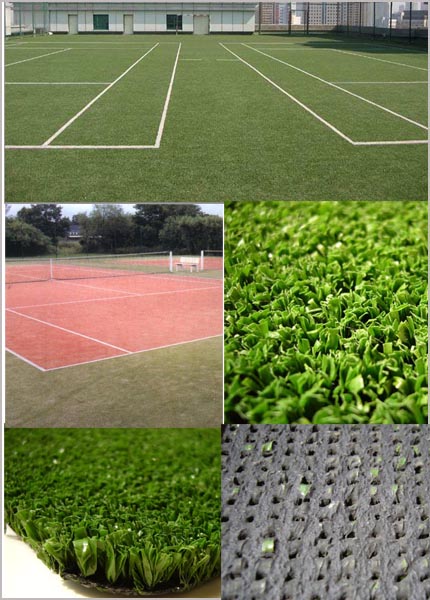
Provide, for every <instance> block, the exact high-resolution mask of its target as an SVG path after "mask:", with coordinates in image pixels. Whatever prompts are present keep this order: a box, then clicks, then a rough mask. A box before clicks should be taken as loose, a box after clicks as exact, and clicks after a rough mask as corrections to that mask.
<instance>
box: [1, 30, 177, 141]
mask: <svg viewBox="0 0 430 600" xmlns="http://www.w3.org/2000/svg"><path fill="white" fill-rule="evenodd" d="M169 43H170V42H169ZM158 45H159V43H157V44H155V46H153V47H152V48H151V49H150V50H148V52H146V53H145V54H144V55H143V56H141V57H140V58H139V60H138V61H136V62H135V63H134V64H133V65H131V67H129V68H128V69H127V71H125V72H124V73H123V74H122V75H120V77H119V78H118V79H116V80H115V81H113V82H112V83H111V84H110V85H109V86H108V87H107V88H105V89H104V90H103V91H102V92H101V93H100V94H98V96H96V97H95V98H93V100H91V102H90V103H89V104H87V106H85V107H84V108H83V109H82V110H81V111H80V112H79V113H77V114H76V115H75V116H74V117H72V119H70V121H68V122H67V123H66V124H65V125H63V127H62V128H61V129H59V130H58V131H57V132H56V133H55V134H54V135H53V136H51V137H50V138H49V140H47V141H46V142H45V143H44V144H42V145H32V146H29V145H26V146H24V145H18V144H14V145H7V146H5V148H6V149H7V150H158V149H159V148H160V144H161V139H162V136H163V131H164V126H165V122H166V117H167V110H168V108H169V103H170V97H171V95H172V88H173V82H174V80H175V74H176V69H177V66H178V61H179V54H180V51H181V46H182V43H180V44H179V47H178V51H177V53H176V59H175V64H174V66H173V71H172V75H171V78H170V83H169V87H168V90H167V95H166V100H165V102H164V107H163V112H162V115H161V119H160V123H159V126H158V131H157V137H156V140H155V143H154V144H146V145H135V144H133V145H130V144H129V145H125V144H124V145H50V144H51V142H52V141H53V140H54V139H55V138H56V137H57V136H59V135H60V133H62V131H64V129H66V127H68V126H69V125H71V124H72V123H73V121H75V120H76V119H77V118H78V117H79V116H80V115H81V114H82V113H83V112H84V111H85V110H87V109H88V108H89V107H90V106H91V105H92V104H94V102H96V100H98V99H99V98H100V97H101V96H102V95H103V94H105V93H106V92H107V91H108V90H109V89H110V88H111V87H112V86H113V85H114V84H115V83H117V81H119V80H120V79H121V78H122V77H124V75H126V73H128V71H130V69H132V68H133V67H134V66H135V65H136V64H137V63H138V62H139V61H140V60H142V59H143V58H145V56H147V55H148V54H149V53H150V52H151V51H152V50H153V49H154V48H156V47H157V46H158Z"/></svg>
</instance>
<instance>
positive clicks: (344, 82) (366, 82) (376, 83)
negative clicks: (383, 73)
mask: <svg viewBox="0 0 430 600" xmlns="http://www.w3.org/2000/svg"><path fill="white" fill-rule="evenodd" d="M330 83H342V84H343V85H345V84H348V85H350V84H352V83H358V84H360V83H365V84H368V83H374V84H375V85H387V84H396V85H397V84H402V83H404V84H408V85H409V84H411V83H428V81H330Z"/></svg>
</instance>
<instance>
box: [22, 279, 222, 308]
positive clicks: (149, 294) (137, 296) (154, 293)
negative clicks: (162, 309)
mask: <svg viewBox="0 0 430 600" xmlns="http://www.w3.org/2000/svg"><path fill="white" fill-rule="evenodd" d="M96 289H97V288H96ZM213 289H216V288H215V287H214V286H213V285H211V286H209V287H201V288H197V287H195V288H185V289H182V290H168V291H165V292H147V293H142V294H137V293H130V294H127V293H126V295H123V296H106V297H104V298H87V299H86V300H66V301H64V302H46V303H45V304H23V305H21V306H14V307H13V310H18V309H21V308H40V307H42V306H61V305H63V304H82V303H85V302H105V301H106V300H109V301H110V300H124V299H126V298H133V299H134V298H146V297H147V296H164V295H166V294H183V293H185V292H202V291H207V290H213ZM118 291H120V290H118Z"/></svg>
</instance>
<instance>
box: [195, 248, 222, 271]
mask: <svg viewBox="0 0 430 600" xmlns="http://www.w3.org/2000/svg"><path fill="white" fill-rule="evenodd" d="M223 255H224V253H223V251H222V250H202V251H201V253H200V269H201V270H202V271H221V270H222V268H223Z"/></svg>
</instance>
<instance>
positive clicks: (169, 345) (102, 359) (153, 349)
mask: <svg viewBox="0 0 430 600" xmlns="http://www.w3.org/2000/svg"><path fill="white" fill-rule="evenodd" d="M222 335H223V334H222V333H217V334H216V335H208V336H206V337H202V338H196V339H195V340H185V341H184V342H175V343H174V344H167V345H166V346H155V347H154V348H146V349H145V350H136V351H135V352H129V353H128V354H118V356H106V358H96V359H95V360H87V361H85V362H81V363H74V364H71V365H64V366H63V367H53V368H51V369H42V370H43V371H59V370H60V369H68V368H69V367H79V366H82V365H88V364H90V363H98V362H102V361H105V360H112V359H113V358H122V357H123V356H134V355H136V354H143V353H144V352H153V351H155V350H165V349H166V348H173V347H174V346H183V345H185V344H192V343H194V342H203V341H205V340H211V339H213V338H217V337H221V336H222ZM24 360H25V359H24Z"/></svg>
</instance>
